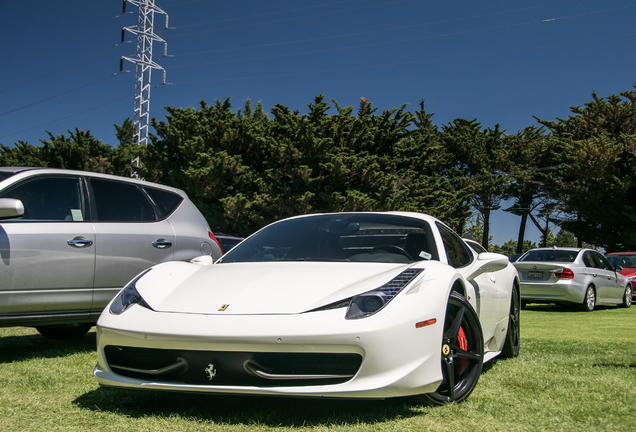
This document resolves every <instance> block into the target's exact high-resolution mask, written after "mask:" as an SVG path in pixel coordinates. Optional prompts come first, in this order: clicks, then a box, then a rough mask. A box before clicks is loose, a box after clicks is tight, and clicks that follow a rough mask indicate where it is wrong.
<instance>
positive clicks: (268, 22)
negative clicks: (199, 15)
mask: <svg viewBox="0 0 636 432" xmlns="http://www.w3.org/2000/svg"><path fill="white" fill-rule="evenodd" d="M405 1H409V0H395V1H392V2H388V3H379V4H375V5H367V6H360V7H357V8H352V9H345V10H340V11H333V12H324V13H320V14H315V15H305V16H300V17H295V18H286V19H282V20H276V21H267V22H262V23H256V24H245V25H242V26H236V27H226V28H220V29H212V30H205V31H200V32H193V33H183V34H178V35H172V36H171V37H173V38H174V37H181V36H190V35H197V34H203V33H212V32H219V31H227V30H237V29H243V28H247V27H255V26H259V25H267V24H279V23H282V22H287V21H295V20H300V19H305V18H315V17H319V16H326V15H334V14H338V13H342V12H351V11H355V10H361V9H368V8H372V7H377V6H386V5H390V4H395V3H402V2H405ZM203 24H210V23H201V24H200V25H203Z"/></svg>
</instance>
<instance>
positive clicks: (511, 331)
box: [501, 286, 521, 358]
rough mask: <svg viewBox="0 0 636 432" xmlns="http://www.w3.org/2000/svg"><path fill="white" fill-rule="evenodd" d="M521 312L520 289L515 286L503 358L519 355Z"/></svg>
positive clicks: (502, 352) (502, 353)
mask: <svg viewBox="0 0 636 432" xmlns="http://www.w3.org/2000/svg"><path fill="white" fill-rule="evenodd" d="M520 312H521V305H520V302H519V288H517V287H516V286H514V287H512V298H511V299H510V315H509V316H508V332H507V333H506V341H505V342H504V346H503V350H502V351H501V357H502V358H513V357H517V356H518V355H519V341H520V336H521V324H520V319H519V318H520Z"/></svg>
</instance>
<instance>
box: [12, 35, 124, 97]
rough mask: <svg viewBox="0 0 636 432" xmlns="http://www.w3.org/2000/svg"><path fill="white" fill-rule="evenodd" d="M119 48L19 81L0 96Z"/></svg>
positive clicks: (107, 49) (97, 53) (105, 50)
mask: <svg viewBox="0 0 636 432" xmlns="http://www.w3.org/2000/svg"><path fill="white" fill-rule="evenodd" d="M127 43H131V42H127ZM120 46H122V44H117V45H114V46H111V47H108V48H106V49H103V50H101V51H98V52H96V53H94V54H91V55H88V56H86V57H83V58H81V59H78V60H75V61H73V62H71V63H68V64H66V65H64V66H60V67H58V68H56V69H52V70H50V71H48V72H46V73H43V74H41V75H38V76H35V77H33V78H29V79H27V80H24V81H21V82H19V83H15V84H13V85H10V86H9V87H5V88H3V89H0V94H2V93H5V92H8V91H11V90H15V89H17V88H20V87H23V86H25V85H28V84H33V83H34V82H37V81H40V80H42V79H44V78H48V77H50V76H53V75H55V74H58V73H60V72H64V71H66V70H68V69H71V68H74V67H75V66H79V65H81V64H84V63H88V62H89V61H91V60H94V59H96V58H99V57H102V56H104V55H106V54H109V53H111V52H112V51H114V50H116V49H117V48H119V47H120Z"/></svg>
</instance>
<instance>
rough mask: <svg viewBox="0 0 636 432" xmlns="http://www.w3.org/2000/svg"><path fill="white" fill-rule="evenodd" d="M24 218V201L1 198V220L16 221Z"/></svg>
mask: <svg viewBox="0 0 636 432" xmlns="http://www.w3.org/2000/svg"><path fill="white" fill-rule="evenodd" d="M22 216H24V205H23V204H22V201H20V200H17V199H13V198H0V220H4V219H15V218H20V217H22Z"/></svg>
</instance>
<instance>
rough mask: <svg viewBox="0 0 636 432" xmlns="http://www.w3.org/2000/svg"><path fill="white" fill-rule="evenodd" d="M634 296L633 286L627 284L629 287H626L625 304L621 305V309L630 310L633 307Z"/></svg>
mask: <svg viewBox="0 0 636 432" xmlns="http://www.w3.org/2000/svg"><path fill="white" fill-rule="evenodd" d="M632 294H633V290H632V286H631V285H630V284H627V286H626V287H625V294H623V303H622V304H621V305H620V307H623V308H628V307H630V306H631V305H632Z"/></svg>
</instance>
